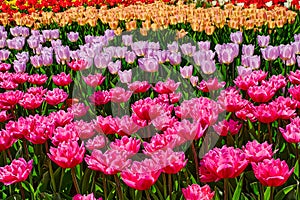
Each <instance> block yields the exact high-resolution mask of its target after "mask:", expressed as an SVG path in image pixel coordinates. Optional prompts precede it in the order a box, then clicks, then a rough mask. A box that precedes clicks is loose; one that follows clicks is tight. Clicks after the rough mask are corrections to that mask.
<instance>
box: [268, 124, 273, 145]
mask: <svg viewBox="0 0 300 200" xmlns="http://www.w3.org/2000/svg"><path fill="white" fill-rule="evenodd" d="M268 132H269V142H270V144H272V143H273V139H272V131H271V125H270V123H268Z"/></svg>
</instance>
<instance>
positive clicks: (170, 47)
mask: <svg viewBox="0 0 300 200" xmlns="http://www.w3.org/2000/svg"><path fill="white" fill-rule="evenodd" d="M167 46H168V50H169V51H171V52H174V53H176V52H178V49H179V47H178V43H177V42H176V41H174V42H173V43H172V44H168V45H167Z"/></svg>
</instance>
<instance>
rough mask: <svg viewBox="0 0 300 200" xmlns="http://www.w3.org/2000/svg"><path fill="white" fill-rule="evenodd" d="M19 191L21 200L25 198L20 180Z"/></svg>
mask: <svg viewBox="0 0 300 200" xmlns="http://www.w3.org/2000/svg"><path fill="white" fill-rule="evenodd" d="M20 192H21V196H22V200H25V193H24V188H23V186H22V183H21V182H20Z"/></svg>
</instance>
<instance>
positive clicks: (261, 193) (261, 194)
mask: <svg viewBox="0 0 300 200" xmlns="http://www.w3.org/2000/svg"><path fill="white" fill-rule="evenodd" d="M259 194H260V200H264V199H265V193H264V186H263V185H262V184H261V183H259Z"/></svg>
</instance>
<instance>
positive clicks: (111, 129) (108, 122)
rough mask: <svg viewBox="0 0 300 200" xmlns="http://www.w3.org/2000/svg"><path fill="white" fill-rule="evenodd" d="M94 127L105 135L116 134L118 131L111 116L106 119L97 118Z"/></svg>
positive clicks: (115, 122)
mask: <svg viewBox="0 0 300 200" xmlns="http://www.w3.org/2000/svg"><path fill="white" fill-rule="evenodd" d="M96 126H97V127H98V128H99V129H101V131H102V132H103V133H104V134H106V135H109V134H115V133H118V131H119V129H120V128H119V127H118V124H117V121H116V119H115V118H113V117H112V116H111V115H109V116H107V117H102V116H101V115H100V116H98V117H97V122H96Z"/></svg>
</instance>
